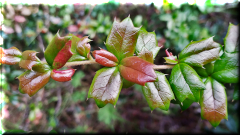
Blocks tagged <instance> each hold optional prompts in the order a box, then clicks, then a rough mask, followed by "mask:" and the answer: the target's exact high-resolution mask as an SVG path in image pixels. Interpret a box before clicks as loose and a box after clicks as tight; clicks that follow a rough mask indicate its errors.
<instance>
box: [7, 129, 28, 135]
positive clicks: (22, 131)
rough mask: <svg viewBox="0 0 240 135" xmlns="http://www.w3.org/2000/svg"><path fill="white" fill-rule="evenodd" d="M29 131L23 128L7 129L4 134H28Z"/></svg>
mask: <svg viewBox="0 0 240 135" xmlns="http://www.w3.org/2000/svg"><path fill="white" fill-rule="evenodd" d="M26 133H28V132H26V131H24V130H21V129H13V130H6V131H5V132H4V134H26Z"/></svg>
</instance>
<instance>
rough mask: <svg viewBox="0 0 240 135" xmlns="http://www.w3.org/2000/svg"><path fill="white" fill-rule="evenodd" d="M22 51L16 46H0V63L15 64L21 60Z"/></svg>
mask: <svg viewBox="0 0 240 135" xmlns="http://www.w3.org/2000/svg"><path fill="white" fill-rule="evenodd" d="M21 56H22V53H21V52H20V51H19V50H18V49H17V48H16V47H11V48H9V49H3V48H2V47H0V63H2V64H7V65H14V64H17V63H18V62H19V61H20V60H21Z"/></svg>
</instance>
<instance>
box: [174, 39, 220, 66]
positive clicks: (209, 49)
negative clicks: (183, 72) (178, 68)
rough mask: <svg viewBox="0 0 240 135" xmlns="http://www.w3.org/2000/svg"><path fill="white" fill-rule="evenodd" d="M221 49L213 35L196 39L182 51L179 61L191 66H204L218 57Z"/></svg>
mask: <svg viewBox="0 0 240 135" xmlns="http://www.w3.org/2000/svg"><path fill="white" fill-rule="evenodd" d="M220 50H221V46H220V44H218V43H216V42H214V41H213V37H210V38H208V39H203V40H200V41H194V42H191V43H190V44H188V45H187V46H186V47H185V48H184V49H183V50H182V51H181V53H180V54H179V61H180V62H181V63H187V64H189V65H191V66H196V67H202V66H203V65H205V64H207V63H209V62H211V61H214V60H216V59H218V57H219V52H220Z"/></svg>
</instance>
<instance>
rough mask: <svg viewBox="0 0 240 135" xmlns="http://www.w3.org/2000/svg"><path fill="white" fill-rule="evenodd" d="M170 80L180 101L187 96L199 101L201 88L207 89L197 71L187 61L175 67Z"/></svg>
mask: <svg viewBox="0 0 240 135" xmlns="http://www.w3.org/2000/svg"><path fill="white" fill-rule="evenodd" d="M169 82H170V85H171V87H172V90H173V92H174V93H175V95H176V97H177V98H178V100H179V101H180V102H183V101H184V100H185V99H186V98H189V99H191V100H193V101H195V102H198V100H199V97H200V95H199V90H204V89H205V85H204V83H203V82H202V80H201V78H200V77H199V76H198V74H197V73H196V71H195V70H194V69H193V68H192V67H190V66H189V65H187V64H185V63H180V64H177V65H175V66H174V67H173V69H172V72H171V76H170V79H169Z"/></svg>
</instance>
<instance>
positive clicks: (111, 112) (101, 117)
mask: <svg viewBox="0 0 240 135" xmlns="http://www.w3.org/2000/svg"><path fill="white" fill-rule="evenodd" d="M116 120H119V121H120V122H122V121H124V119H123V118H122V117H121V115H120V114H119V113H118V112H117V110H116V109H114V108H113V106H112V105H110V104H108V105H106V106H105V107H103V108H100V109H99V111H98V121H100V122H103V123H104V124H106V125H107V126H109V127H110V128H111V129H114V123H115V121H116Z"/></svg>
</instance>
